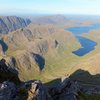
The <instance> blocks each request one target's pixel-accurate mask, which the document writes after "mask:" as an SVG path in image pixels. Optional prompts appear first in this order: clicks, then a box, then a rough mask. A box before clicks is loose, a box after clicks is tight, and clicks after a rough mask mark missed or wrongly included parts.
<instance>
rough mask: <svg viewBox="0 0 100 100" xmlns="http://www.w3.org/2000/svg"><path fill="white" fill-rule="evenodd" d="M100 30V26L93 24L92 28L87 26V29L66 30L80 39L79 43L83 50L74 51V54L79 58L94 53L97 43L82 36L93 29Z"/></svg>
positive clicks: (73, 28)
mask: <svg viewBox="0 0 100 100" xmlns="http://www.w3.org/2000/svg"><path fill="white" fill-rule="evenodd" d="M99 28H100V24H93V25H91V26H87V27H71V28H66V30H69V31H71V32H72V33H73V34H74V35H75V36H76V38H77V39H78V41H79V42H80V44H81V46H82V48H79V49H78V50H76V51H73V52H72V53H74V54H75V55H77V56H84V55H86V54H87V53H89V52H91V51H93V50H94V49H95V46H96V45H97V43H96V42H95V41H92V40H90V39H87V38H85V37H82V36H81V34H83V33H87V34H88V32H89V31H90V30H93V29H99Z"/></svg>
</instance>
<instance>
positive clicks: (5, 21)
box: [0, 16, 30, 34]
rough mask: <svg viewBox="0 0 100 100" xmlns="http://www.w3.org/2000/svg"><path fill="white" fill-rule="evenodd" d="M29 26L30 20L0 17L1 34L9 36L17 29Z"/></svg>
mask: <svg viewBox="0 0 100 100" xmlns="http://www.w3.org/2000/svg"><path fill="white" fill-rule="evenodd" d="M28 24H30V20H29V19H23V18H20V17H16V16H0V34H7V33H8V32H12V31H15V30H16V29H19V28H23V27H26V26H27V25H28Z"/></svg>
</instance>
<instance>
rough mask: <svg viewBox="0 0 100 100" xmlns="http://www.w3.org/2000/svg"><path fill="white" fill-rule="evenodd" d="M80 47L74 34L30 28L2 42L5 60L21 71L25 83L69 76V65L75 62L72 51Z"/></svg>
mask: <svg viewBox="0 0 100 100" xmlns="http://www.w3.org/2000/svg"><path fill="white" fill-rule="evenodd" d="M3 45H4V46H3ZM78 47H80V44H79V43H78V41H77V40H76V38H75V37H74V36H73V34H72V33H70V32H68V31H65V30H64V29H62V28H60V27H56V26H54V25H36V24H30V25H29V26H28V27H26V28H24V29H19V30H16V31H14V32H11V33H9V34H7V35H5V36H4V37H3V38H2V40H1V50H2V52H3V53H1V57H2V56H3V57H5V59H6V60H7V62H8V64H9V65H10V66H12V67H16V68H17V70H18V72H19V76H20V78H21V79H22V80H28V79H33V78H39V79H40V78H42V79H43V80H44V79H46V81H47V80H49V78H50V79H54V78H55V77H53V76H55V75H57V76H59V75H60V76H61V75H63V74H64V73H65V72H66V70H67V69H68V68H69V67H68V66H67V64H68V63H70V61H72V60H74V59H73V57H74V55H73V54H72V51H73V50H75V49H77V48H78ZM69 57H70V58H69ZM66 62H68V63H66ZM60 69H61V71H59V70H60ZM65 69H66V70H65ZM55 71H56V73H55ZM44 81H45V80H44Z"/></svg>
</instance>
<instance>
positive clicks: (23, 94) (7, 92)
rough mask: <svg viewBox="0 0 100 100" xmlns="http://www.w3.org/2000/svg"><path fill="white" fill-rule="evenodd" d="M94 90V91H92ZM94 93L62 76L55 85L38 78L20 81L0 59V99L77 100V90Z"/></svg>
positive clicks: (14, 72)
mask: <svg viewBox="0 0 100 100" xmlns="http://www.w3.org/2000/svg"><path fill="white" fill-rule="evenodd" d="M94 90H95V91H94ZM80 91H82V92H84V93H86V94H92V93H96V94H99V93H100V90H99V88H98V91H97V90H96V89H95V88H94V89H91V88H83V87H82V85H80V84H79V83H78V82H77V81H76V80H72V79H70V78H69V77H66V76H65V77H64V78H62V79H61V80H60V82H58V83H57V84H56V85H47V84H43V83H42V82H41V81H39V80H30V81H26V82H21V81H20V80H19V79H18V73H16V71H15V69H11V68H10V67H8V66H7V65H6V61H5V59H1V60H0V100H78V96H79V92H80Z"/></svg>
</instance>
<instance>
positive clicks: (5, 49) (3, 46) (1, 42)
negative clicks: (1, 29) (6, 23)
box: [0, 40, 8, 52]
mask: <svg viewBox="0 0 100 100" xmlns="http://www.w3.org/2000/svg"><path fill="white" fill-rule="evenodd" d="M0 45H1V46H2V48H3V51H4V52H6V51H7V50H8V46H7V44H6V43H5V42H4V41H3V40H0Z"/></svg>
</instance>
